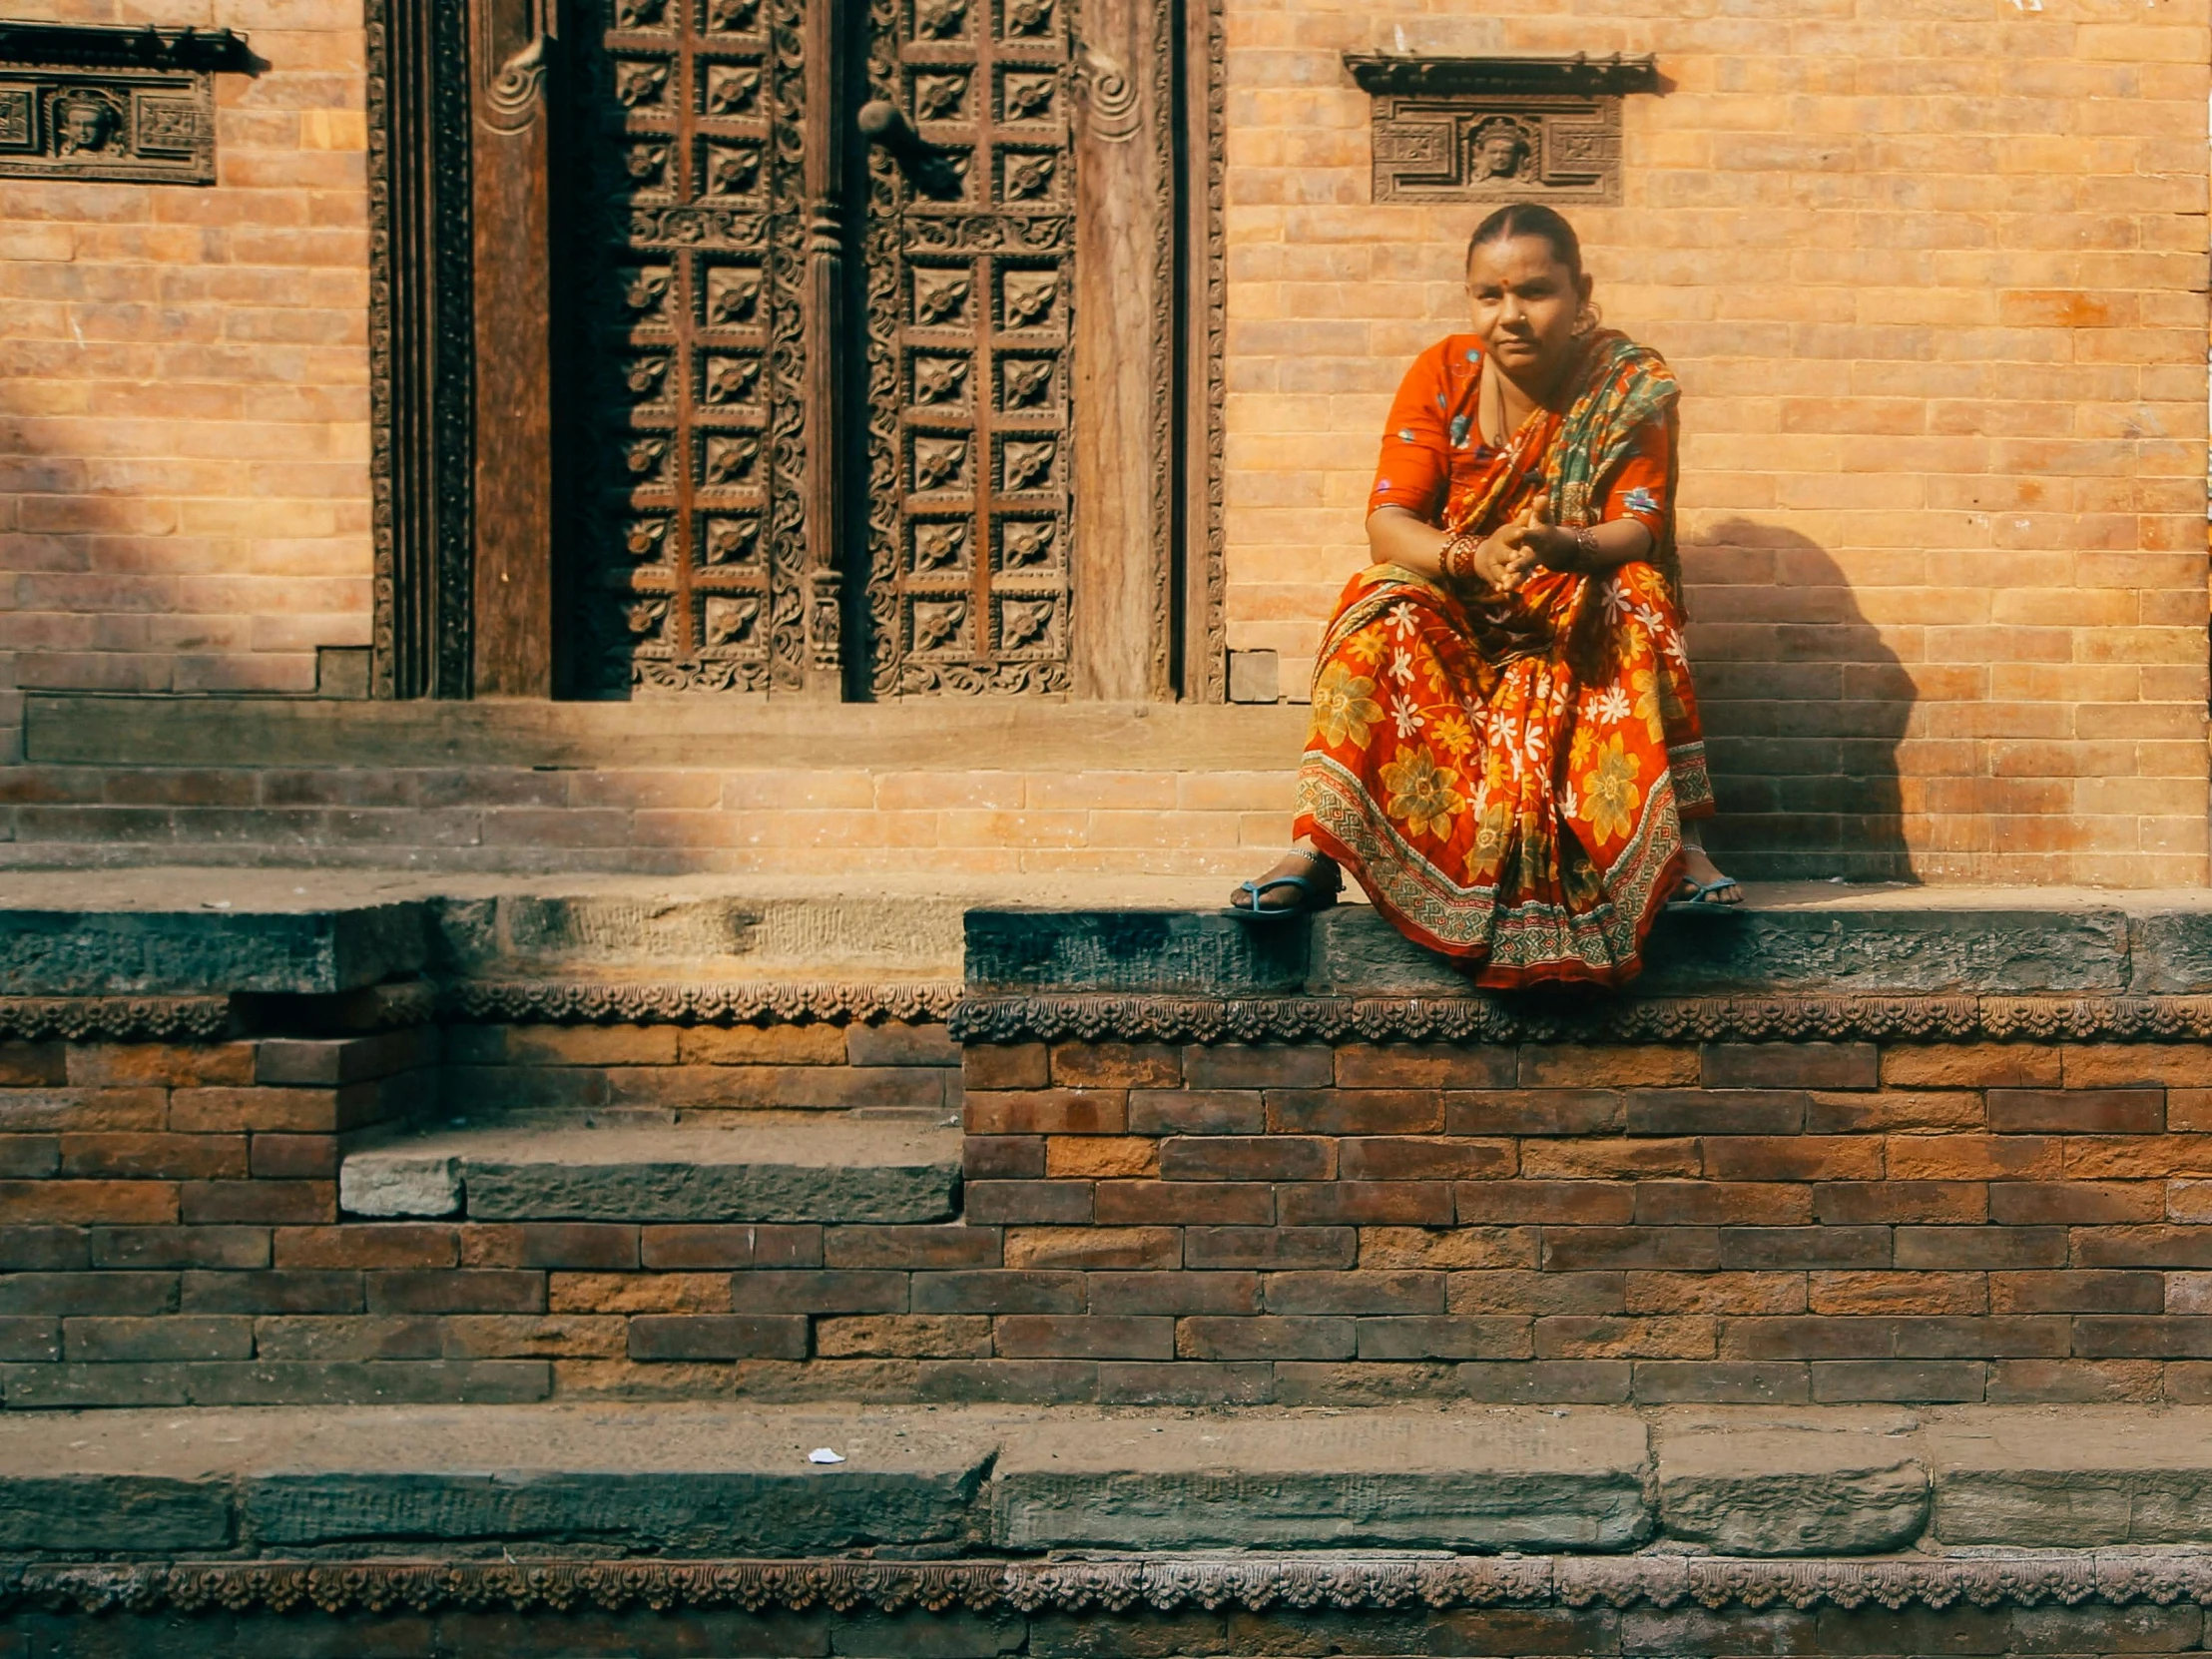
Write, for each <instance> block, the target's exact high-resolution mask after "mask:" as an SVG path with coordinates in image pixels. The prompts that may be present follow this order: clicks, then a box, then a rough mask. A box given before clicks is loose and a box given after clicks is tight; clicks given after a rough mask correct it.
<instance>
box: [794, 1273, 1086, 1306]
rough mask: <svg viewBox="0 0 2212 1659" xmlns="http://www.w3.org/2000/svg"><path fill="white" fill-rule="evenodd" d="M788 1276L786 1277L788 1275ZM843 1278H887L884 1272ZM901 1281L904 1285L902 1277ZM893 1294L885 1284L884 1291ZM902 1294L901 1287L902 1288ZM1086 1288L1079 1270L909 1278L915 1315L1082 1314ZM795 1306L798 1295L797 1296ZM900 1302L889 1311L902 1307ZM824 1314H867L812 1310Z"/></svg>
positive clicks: (957, 1274)
mask: <svg viewBox="0 0 2212 1659" xmlns="http://www.w3.org/2000/svg"><path fill="white" fill-rule="evenodd" d="M787 1277H789V1276H787ZM847 1277H862V1278H868V1279H888V1278H890V1277H891V1276H890V1275H888V1274H867V1275H858V1276H847ZM900 1277H901V1284H902V1286H903V1276H900ZM882 1294H883V1295H884V1297H885V1298H886V1299H887V1298H888V1297H889V1295H890V1294H891V1293H890V1291H889V1290H888V1288H887V1287H886V1288H885V1290H884V1291H883V1293H882ZM900 1294H901V1295H903V1294H904V1293H903V1290H901V1293H900ZM1086 1297H1087V1288H1086V1286H1085V1284H1084V1281H1083V1276H1082V1275H1081V1274H1080V1273H1064V1272H1063V1273H1046V1272H1037V1271H1022V1270H1015V1269H1002V1270H999V1271H996V1272H972V1273H959V1272H955V1273H917V1274H915V1275H914V1276H913V1291H912V1308H913V1312H915V1313H917V1314H1080V1313H1083V1312H1084V1311H1085V1310H1086V1309H1087V1308H1088V1306H1089V1303H1088V1301H1087V1300H1086ZM792 1300H793V1303H794V1305H795V1306H796V1305H797V1303H798V1301H799V1299H798V1298H797V1297H796V1296H795V1297H794V1298H793V1299H792ZM905 1307H906V1304H905V1303H904V1302H903V1301H901V1303H900V1305H899V1307H898V1308H896V1309H892V1310H889V1311H890V1312H894V1313H897V1312H903V1311H905ZM810 1311H814V1312H822V1313H847V1312H849V1313H871V1312H874V1311H875V1310H872V1309H866V1308H854V1309H844V1308H827V1307H823V1308H816V1307H813V1306H812V1305H810Z"/></svg>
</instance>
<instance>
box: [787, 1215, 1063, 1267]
mask: <svg viewBox="0 0 2212 1659" xmlns="http://www.w3.org/2000/svg"><path fill="white" fill-rule="evenodd" d="M822 1261H823V1265H824V1266H825V1267H830V1268H995V1267H997V1266H998V1264H999V1235H998V1230H997V1229H996V1228H992V1227H964V1226H961V1225H959V1224H957V1223H955V1224H954V1225H952V1226H949V1227H830V1228H827V1229H825V1230H824V1232H823V1236H822ZM1010 1265H1012V1266H1021V1265H1023V1264H1020V1263H1014V1264H1010Z"/></svg>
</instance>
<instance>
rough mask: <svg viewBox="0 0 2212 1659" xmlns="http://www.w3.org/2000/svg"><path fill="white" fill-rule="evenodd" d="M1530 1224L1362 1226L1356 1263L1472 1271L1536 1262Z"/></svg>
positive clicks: (1361, 1264)
mask: <svg viewBox="0 0 2212 1659" xmlns="http://www.w3.org/2000/svg"><path fill="white" fill-rule="evenodd" d="M1536 1238H1537V1235H1536V1230H1535V1229H1534V1228H1532V1227H1448V1228H1445V1227H1363V1228H1362V1229H1361V1230H1360V1266H1361V1267H1362V1268H1363V1269H1367V1268H1434V1269H1445V1270H1455V1271H1473V1270H1478V1269H1485V1268H1520V1267H1534V1266H1535V1265H1536Z"/></svg>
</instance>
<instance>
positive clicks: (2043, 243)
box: [1228, 0, 2212, 885]
mask: <svg viewBox="0 0 2212 1659" xmlns="http://www.w3.org/2000/svg"><path fill="white" fill-rule="evenodd" d="M1228 22H1229V44H1230V61H1229V85H1230V103H1229V132H1230V137H1229V143H1230V163H1231V166H1230V175H1229V209H1228V213H1229V235H1230V296H1229V309H1230V319H1231V333H1230V363H1229V378H1230V386H1231V398H1230V408H1229V416H1230V432H1231V436H1230V449H1229V454H1230V464H1231V472H1230V479H1229V514H1230V519H1229V523H1230V589H1229V605H1230V615H1231V619H1232V622H1231V639H1232V643H1233V645H1235V646H1238V647H1240V648H1265V649H1274V650H1277V651H1280V652H1281V653H1282V654H1283V659H1284V667H1285V672H1284V676H1283V679H1284V685H1285V689H1286V692H1287V693H1288V694H1289V695H1291V696H1294V697H1295V696H1298V695H1300V694H1301V690H1302V688H1303V686H1304V683H1305V674H1304V665H1305V663H1306V662H1308V661H1310V659H1311V655H1312V652H1313V649H1314V645H1315V642H1316V640H1317V638H1318V635H1319V630H1320V626H1321V623H1322V620H1323V619H1324V618H1325V617H1326V616H1327V614H1328V610H1329V607H1330V604H1331V602H1332V601H1333V599H1334V597H1335V594H1336V592H1337V591H1338V589H1339V588H1340V587H1341V586H1342V585H1343V583H1344V581H1345V579H1346V577H1347V576H1348V575H1349V574H1350V572H1351V571H1352V570H1354V569H1356V568H1357V567H1358V565H1359V564H1360V563H1361V562H1362V559H1363V551H1364V543H1363V541H1362V537H1361V532H1360V515H1361V511H1362V509H1363V507H1364V504H1365V500H1366V491H1367V487H1368V484H1369V481H1370V479H1371V477H1372V467H1373V461H1374V455H1375V446H1376V440H1377V437H1378V435H1379V433H1380V431H1381V427H1382V422H1383V412H1384V410H1385V408H1386V406H1387V402H1388V398H1389V395H1390V393H1391V391H1392V390H1393V389H1394V388H1395V385H1396V382H1397V378H1398V376H1399V374H1400V373H1401V372H1402V371H1403V368H1404V365H1405V363H1406V362H1407V360H1408V359H1409V358H1410V357H1411V356H1412V355H1413V353H1415V352H1416V351H1418V350H1419V349H1420V348H1421V347H1422V346H1424V345H1426V344H1428V343H1429V342H1430V341H1432V340H1433V339H1435V338H1436V337H1437V336H1438V335H1439V334H1441V333H1444V332H1446V331H1448V330H1450V329H1451V328H1452V327H1454V326H1458V325H1461V324H1462V319H1463V316H1464V309H1463V306H1464V301H1463V298H1462V296H1461V293H1460V290H1459V271H1460V259H1461V251H1462V249H1463V246H1464V244H1465V241H1466V237H1467V233H1468V231H1469V230H1470V229H1471V228H1472V225H1473V222H1474V220H1475V219H1476V218H1477V217H1479V215H1480V214H1481V213H1482V212H1483V211H1485V210H1484V209H1482V208H1477V207H1472V206H1469V207H1464V208H1457V209H1452V210H1436V209H1428V208H1419V207H1396V206H1385V207H1378V206H1374V205H1372V204H1371V202H1370V184H1369V139H1368V124H1369V117H1370V110H1369V100H1368V98H1367V96H1366V95H1365V94H1363V93H1362V92H1360V91H1359V90H1358V89H1357V88H1356V87H1355V86H1354V85H1353V83H1352V80H1351V78H1350V76H1349V75H1347V74H1346V72H1345V71H1344V69H1343V66H1342V63H1341V54H1342V53H1344V52H1345V51H1348V50H1350V51H1359V52H1378V51H1380V52H1389V51H1406V50H1410V51H1415V52H1428V53H1436V54H1466V55H1480V54H1491V53H1572V52H1578V51H1586V52H1589V53H1591V54H1592V55H1602V54H1606V53H1610V52H1614V51H1624V52H1630V53H1643V52H1656V53H1657V54H1658V57H1659V62H1660V68H1661V71H1662V73H1663V74H1664V75H1665V76H1666V77H1667V79H1668V81H1669V82H1670V83H1671V84H1670V87H1669V90H1668V91H1667V92H1666V93H1665V94H1664V95H1663V96H1657V97H1653V96H1636V97H1631V98H1629V99H1627V100H1626V107H1625V117H1624V119H1625V140H1626V182H1625V190H1624V197H1623V202H1622V205H1621V206H1620V207H1619V208H1616V209H1589V208H1583V209H1575V210H1572V211H1571V215H1570V217H1572V219H1573V220H1574V221H1575V223H1576V224H1577V225H1578V227H1579V228H1580V230H1581V232H1582V234H1583V237H1584V240H1585V245H1586V248H1587V252H1588V258H1589V263H1590V266H1591V268H1592V270H1593V271H1594V273H1595V275H1596V277H1597V283H1598V293H1599V299H1600V302H1601V304H1602V305H1603V307H1604V309H1605V312H1606V315H1607V317H1608V319H1609V320H1610V321H1612V322H1613V323H1615V324H1616V325H1619V326H1623V327H1625V328H1627V329H1628V330H1629V331H1630V332H1631V333H1633V334H1635V335H1636V336H1638V337H1639V338H1642V339H1645V340H1647V341H1648V342H1650V343H1651V344H1654V345H1656V346H1658V347H1660V348H1661V349H1662V350H1664V351H1665V352H1666V353H1667V355H1668V356H1669V358H1670V359H1671V360H1672V361H1673V363H1674V365H1675V367H1676V369H1677V371H1678V372H1679V373H1680V375H1681V377H1682V381H1683V386H1684V392H1685V401H1684V404H1683V428H1684V434H1685V436H1684V447H1683V460H1684V467H1685V475H1684V481H1683V490H1682V497H1681V501H1682V508H1683V520H1682V523H1683V530H1684V533H1685V539H1686V542H1687V543H1688V545H1687V547H1686V550H1685V564H1686V567H1687V573H1688V577H1689V581H1690V586H1691V592H1690V601H1691V608H1692V612H1693V616H1694V619H1695V620H1694V624H1693V628H1692V634H1691V646H1692V650H1693V654H1694V656H1695V658H1696V660H1697V664H1698V669H1699V680H1700V687H1701V690H1702V692H1703V694H1704V696H1705V698H1706V700H1707V716H1708V722H1709V727H1710V732H1711V737H1712V740H1713V759H1714V771H1715V775H1716V777H1715V783H1716V787H1717V789H1718V792H1719V796H1720V800H1721V806H1722V810H1723V814H1724V817H1723V821H1722V824H1721V825H1720V827H1719V829H1718V830H1717V832H1716V845H1726V846H1728V847H1732V848H1737V849H1739V851H1738V855H1737V856H1736V858H1735V859H1734V863H1735V864H1736V866H1737V867H1739V868H1741V869H1742V870H1744V871H1745V872H1747V873H1753V874H1762V875H1813V876H1825V875H1830V874H1847V875H1857V876H1878V875H1902V874H1905V873H1908V870H1909V869H1910V871H1911V872H1917V873H1918V874H1919V875H1921V876H1922V877H1924V878H1930V879H1943V880H1958V879H1965V880H1977V881H2028V880H2065V881H2093V882H2110V883H2113V884H2118V885H2151V884H2156V883H2160V882H2168V881H2171V882H2188V883H2194V882H2199V881H2202V880H2203V879H2204V876H2205V850H2206V834H2205V754H2204V744H2203V737H2204V730H2205V722H2204V699H2205V692H2206V673H2205V668H2206V664H2205V656H2206V653H2205V640H2204V614H2205V599H2204V587H2205V559H2204V484H2203V475H2204V464H2205V457H2204V448H2203V436H2204V419H2205V410H2204V366H2203V357H2204V334H2205V285H2206V279H2205V247H2206V242H2205V218H2204V215H2205V195H2206V191H2205V172H2206V169H2205V159H2204V158H2205V150H2204V145H2205V96H2206V87H2207V70H2206V66H2207V63H2208V61H2212V43H2208V39H2207V33H2206V28H2205V22H2206V6H2205V4H2204V3H2203V0H2160V3H2158V4H2155V5H2153V6H2150V7H2147V8H2146V7H2145V6H2144V5H2143V4H2141V3H2140V0H2083V3H2080V4H2067V5H2063V6H2060V5H2044V6H2035V5H2027V6H2022V5H2020V4H2019V3H2018V0H2014V3H2013V4H2011V5H2005V4H2002V3H2000V0H1988V3H1986V4H1973V5H1968V6H1948V7H1928V6H1923V5H1918V4H1900V3H1897V0H1777V3H1775V4H1772V5H1763V6H1757V7H1752V8H1738V7H1713V6H1705V5H1700V6H1691V7H1682V6H1676V5H1665V4H1654V5H1647V4H1641V3H1620V4H1612V3H1609V4H1602V5H1593V6H1580V7H1572V8H1562V7H1559V6H1557V5H1553V4H1550V3H1548V0H1504V3H1503V4H1500V5H1495V6H1486V7H1482V8H1478V9H1476V10H1471V11H1470V10H1469V9H1468V8H1466V7H1464V6H1460V5H1456V4H1450V3H1447V0H1416V3H1414V4H1410V5H1402V6H1394V7H1390V8H1387V9H1386V10H1381V9H1378V8H1376V7H1373V6H1370V5H1364V4H1361V3H1359V0H1230V4H1229V11H1228Z"/></svg>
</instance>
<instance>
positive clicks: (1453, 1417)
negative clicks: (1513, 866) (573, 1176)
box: [0, 1403, 2212, 1651]
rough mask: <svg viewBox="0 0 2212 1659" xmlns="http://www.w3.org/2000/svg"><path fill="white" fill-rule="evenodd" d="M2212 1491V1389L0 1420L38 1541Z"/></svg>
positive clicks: (2143, 1521)
mask: <svg viewBox="0 0 2212 1659" xmlns="http://www.w3.org/2000/svg"><path fill="white" fill-rule="evenodd" d="M822 1451H827V1452H829V1453H831V1454H833V1458H834V1460H829V1459H825V1460H822V1461H817V1460H815V1458H816V1455H817V1454H818V1453H819V1452H822ZM2208 1485H2212V1410H2207V1409H2204V1408H2183V1409H2164V1410H2159V1409H2149V1408H2131V1407H2105V1408H2095V1407H2089V1408H2080V1407H2076V1408H2073V1409H2070V1410H2067V1411H2064V1412H2055V1411H2052V1410H2050V1409H2047V1408H2001V1407H1949V1408H1934V1409H1923V1410H1920V1411H1916V1412H1907V1411H1899V1410H1869V1409H1859V1408H1834V1407H1832V1408H1827V1409H1818V1408H1816V1409H1802V1408H1801V1409H1798V1410H1794V1411H1787V1412H1778V1411H1772V1410H1761V1409H1753V1408H1743V1409H1736V1410H1716V1409H1712V1408H1703V1409H1674V1410H1658V1411H1643V1412H1638V1411H1633V1410H1625V1409H1602V1408H1600V1409H1592V1408H1586V1407H1585V1408H1580V1409H1564V1408H1551V1409H1543V1408H1534V1407H1525V1406H1518V1407H1491V1408H1487V1409H1481V1410H1473V1411H1468V1410H1456V1411H1451V1410H1428V1411H1423V1410H1417V1409H1402V1408H1371V1409H1350V1410H1331V1411H1321V1412H1313V1411H1305V1412H1302V1411H1280V1410H1272V1411H1252V1412H1217V1413H1212V1414H1204V1415H1193V1414H1187V1413H1182V1412H1168V1411H1160V1410H1153V1411H1144V1412H1121V1413H1116V1414H1114V1415H1111V1416H1109V1415H1103V1414H1101V1413H1099V1412H1097V1411H1095V1410H1086V1409H1069V1408H1062V1409H1057V1410H1035V1409H1030V1410H1019V1409H1009V1408H1005V1407H999V1408H991V1407H983V1406H964V1407H938V1408H913V1407H885V1406H867V1407H861V1406H858V1405H852V1406H822V1405H798V1406H784V1407H778V1406H762V1405H739V1404H721V1403H715V1404H684V1405H673V1404H628V1405H623V1406H619V1407H618V1406H612V1405H606V1404H600V1405H595V1406H589V1407H584V1406H567V1405H520V1406H517V1405H467V1406H449V1405H441V1406H405V1405H392V1406H370V1407H360V1406H352V1407H345V1406H314V1407H304V1408H302V1407H278V1408H258V1409H257V1408H245V1409H241V1408H212V1409H208V1410H202V1411H195V1412H190V1413H186V1414H184V1415H182V1416H180V1415H178V1414H177V1413H174V1412H170V1411H145V1410H119V1411H109V1412H99V1413H93V1414H89V1415H84V1416H79V1417H75V1418H72V1419H70V1420H69V1421H68V1422H67V1423H66V1425H57V1424H56V1422H55V1421H54V1419H52V1418H51V1417H29V1418H27V1417H15V1416H10V1417H6V1418H0V1550H5V1551H7V1552H8V1553H10V1554H13V1555H16V1556H19V1557H23V1556H47V1557H54V1556H62V1557H71V1556H74V1557H80V1558H82V1557H86V1556H98V1557H109V1558H114V1557H126V1556H131V1555H159V1554H163V1553H169V1552H179V1553H189V1554H192V1555H195V1556H207V1557H219V1556H224V1555H231V1556H242V1555H245V1556H250V1555H269V1556H296V1555H301V1554H315V1553H327V1552H330V1551H332V1550H353V1551H365V1552H368V1553H375V1552H376V1551H378V1550H388V1549H391V1548H394V1547H399V1548H404V1549H405V1550H406V1551H407V1552H408V1553H410V1554H415V1555H424V1554H427V1555H431V1556H441V1555H443V1556H466V1555H472V1554H473V1555H485V1554H488V1555H491V1556H493V1557H494V1558H497V1557H498V1556H499V1554H500V1553H501V1552H502V1551H503V1550H510V1551H514V1552H516V1553H527V1554H535V1555H540V1556H543V1555H560V1554H564V1553H565V1554H576V1553H581V1552H588V1551H604V1550H608V1549H614V1550H617V1551H620V1552H623V1553H628V1554H636V1555H655V1554H669V1555H695V1556H696V1555H713V1554H728V1555H784V1556H789V1555H804V1554H820V1553H830V1552H840V1551H850V1550H857V1549H868V1550H873V1551H878V1552H881V1553H884V1554H889V1555H898V1554H911V1553H926V1554H931V1555H938V1556H942V1555H946V1554H950V1553H953V1552H968V1553H990V1552H996V1553H1001V1554H1025V1553H1033V1552H1039V1551H1050V1550H1060V1549H1107V1550H1143V1551H1155V1552H1170V1553H1172V1552H1185V1551H1205V1550H1218V1549H1222V1548H1261V1549H1271V1548H1272V1549H1335V1548H1383V1549H1445V1550H1454V1551H1463V1552H1477V1553H1480V1552H1488V1551H1496V1550H1507V1551H1521V1552H1540V1551H1547V1550H1548V1551H1560V1552H1575V1553H1581V1552H1594V1553H1613V1552H1620V1551H1624V1550H1630V1549H1635V1548H1638V1547H1642V1546H1649V1545H1654V1544H1656V1545H1659V1546H1661V1547H1662V1548H1664V1547H1665V1546H1666V1545H1668V1544H1672V1545H1674V1546H1676V1548H1677V1549H1681V1548H1690V1549H1693V1550H1706V1551H1712V1552H1715V1553H1719V1554H1723V1555H1738V1556H1745V1555H1749V1556H1835V1555H1846V1556H1849V1555H1868V1554H1878V1553H1889V1552H1894V1551H1897V1550H1901V1549H1914V1548H1917V1549H1918V1551H1919V1552H1920V1553H1922V1554H1928V1553H1940V1552H1941V1551H1943V1550H1946V1549H1949V1550H1958V1549H1964V1550H1969V1551H1977V1550H1978V1551H1985V1550H1987V1549H1988V1548H1991V1547H1998V1548H2018V1547H2028V1548H2035V1549H2042V1550H2050V1549H2089V1548H2109V1547H2113V1546H2123V1547H2124V1546H2128V1545H2137V1546H2141V1545H2151V1546H2158V1545H2175V1544H2201V1543H2204V1542H2207V1541H2212V1506H2208V1505H2207V1504H2206V1502H2205V1500H2204V1495H2203V1494H2204V1492H2205V1491H2206V1489H2207V1487H2208ZM1478 1651H1516V1650H1513V1649H1502V1650H1499V1649H1487V1650H1478ZM1918 1651H1926V1650H1918ZM2099 1651H2114V1650H2110V1649H2104V1650H2099Z"/></svg>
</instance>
